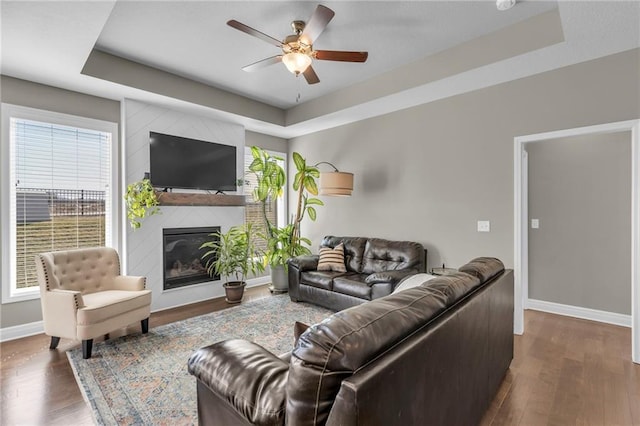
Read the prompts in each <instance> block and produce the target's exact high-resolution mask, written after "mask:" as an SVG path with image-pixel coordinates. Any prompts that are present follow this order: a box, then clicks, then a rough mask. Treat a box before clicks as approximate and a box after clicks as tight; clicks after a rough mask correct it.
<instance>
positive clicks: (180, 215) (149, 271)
mask: <svg viewBox="0 0 640 426" xmlns="http://www.w3.org/2000/svg"><path fill="white" fill-rule="evenodd" d="M123 105H124V112H123V116H124V120H123V127H124V156H125V178H124V180H125V182H124V187H125V188H126V185H128V184H129V183H131V182H135V181H137V180H140V179H142V177H143V176H144V173H145V172H148V171H149V132H150V131H154V132H160V133H166V134H170V135H176V136H183V137H187V138H192V139H198V140H205V141H210V142H216V143H222V144H227V145H235V146H236V147H237V150H238V151H237V153H238V155H237V164H236V169H237V170H238V172H239V173H240V174H241V173H242V170H243V152H244V140H245V130H244V127H243V126H240V125H237V124H232V123H226V122H222V121H218V120H213V119H210V118H206V117H201V116H196V115H193V114H186V113H183V112H180V111H175V110H171V109H167V108H164V107H159V106H156V105H150V104H146V103H142V102H138V101H134V100H130V99H126V100H125V101H124V103H123ZM183 192H195V191H183ZM160 210H161V213H160V214H157V215H154V216H151V217H148V218H145V219H144V221H143V222H142V226H141V227H140V228H139V229H137V230H135V231H134V230H133V229H132V228H131V227H130V226H129V224H128V223H127V224H126V227H127V228H126V231H125V247H124V252H125V256H126V266H125V267H126V273H127V274H129V275H142V276H146V277H147V288H149V289H151V290H152V291H153V302H152V305H151V309H152V310H159V309H166V308H169V307H172V306H180V305H184V304H187V303H193V302H197V301H200V300H204V299H209V298H212V297H218V296H222V295H223V294H224V290H223V288H222V283H221V282H220V281H216V282H209V283H202V284H196V285H193V286H188V287H183V288H177V289H173V290H168V291H163V290H162V262H163V260H162V229H163V228H181V227H199V226H220V227H221V229H222V231H223V232H224V231H226V230H227V229H229V227H231V226H233V225H239V224H242V223H243V222H244V207H191V206H178V207H174V206H171V207H169V206H167V207H164V206H163V207H161V208H160Z"/></svg>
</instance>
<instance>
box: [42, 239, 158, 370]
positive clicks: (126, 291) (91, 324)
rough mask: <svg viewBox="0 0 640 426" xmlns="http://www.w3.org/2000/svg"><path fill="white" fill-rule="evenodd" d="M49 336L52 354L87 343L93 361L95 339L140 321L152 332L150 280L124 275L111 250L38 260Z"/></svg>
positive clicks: (85, 353)
mask: <svg viewBox="0 0 640 426" xmlns="http://www.w3.org/2000/svg"><path fill="white" fill-rule="evenodd" d="M36 270H37V273H38V282H39V284H40V302H41V304H42V317H43V319H44V332H45V334H47V335H49V336H51V346H50V349H55V348H56V347H57V346H58V343H59V342H60V338H61V337H64V338H69V339H78V340H82V356H83V358H84V359H87V358H90V357H91V348H92V346H93V339H94V338H95V337H98V336H103V335H105V334H108V333H109V332H110V331H113V330H117V329H119V328H123V327H126V326H128V325H130V324H132V323H134V322H136V321H140V322H141V325H142V332H143V333H147V331H148V330H149V314H150V312H151V291H150V290H145V281H146V278H145V277H127V276H122V275H120V259H119V258H118V253H117V252H116V251H115V250H114V249H112V248H109V247H95V248H84V249H77V250H68V251H57V252H50V253H41V254H38V255H36Z"/></svg>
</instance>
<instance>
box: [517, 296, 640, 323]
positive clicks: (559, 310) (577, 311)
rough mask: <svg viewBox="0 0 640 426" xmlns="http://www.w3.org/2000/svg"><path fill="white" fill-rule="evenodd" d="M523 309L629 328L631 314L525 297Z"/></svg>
mask: <svg viewBox="0 0 640 426" xmlns="http://www.w3.org/2000/svg"><path fill="white" fill-rule="evenodd" d="M525 309H532V310H534V311H542V312H548V313H550V314H557V315H564V316H567V317H574V318H581V319H586V320H590V321H598V322H604V323H607V324H613V325H619V326H622V327H629V328H631V315H624V314H617V313H615V312H606V311H599V310H597V309H590V308H581V307H579V306H571V305H563V304H561V303H555V302H546V301H544V300H535V299H527V303H526V306H525Z"/></svg>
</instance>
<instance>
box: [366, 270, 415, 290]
mask: <svg viewBox="0 0 640 426" xmlns="http://www.w3.org/2000/svg"><path fill="white" fill-rule="evenodd" d="M417 273H418V270H417V269H402V270H395V271H382V272H375V273H373V274H371V275H369V276H368V277H367V278H365V280H364V281H365V282H366V283H367V284H370V285H371V284H378V283H391V284H392V285H393V286H394V287H395V286H396V284H398V283H399V282H400V280H402V279H403V278H404V277H406V276H409V275H413V274H417Z"/></svg>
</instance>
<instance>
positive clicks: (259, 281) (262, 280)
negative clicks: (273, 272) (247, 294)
mask: <svg viewBox="0 0 640 426" xmlns="http://www.w3.org/2000/svg"><path fill="white" fill-rule="evenodd" d="M270 283H271V277H270V276H269V275H264V276H262V277H255V278H251V279H248V280H247V287H257V286H259V285H263V284H270Z"/></svg>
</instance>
